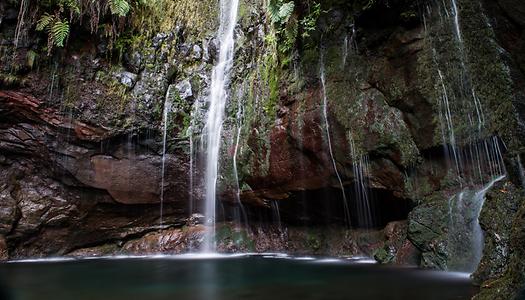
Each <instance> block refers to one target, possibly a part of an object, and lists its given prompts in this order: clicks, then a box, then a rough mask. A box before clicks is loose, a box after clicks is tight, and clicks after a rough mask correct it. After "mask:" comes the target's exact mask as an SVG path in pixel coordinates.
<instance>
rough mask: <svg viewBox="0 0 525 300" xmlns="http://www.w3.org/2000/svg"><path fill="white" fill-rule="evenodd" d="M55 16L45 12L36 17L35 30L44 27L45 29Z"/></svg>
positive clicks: (40, 29)
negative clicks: (38, 17)
mask: <svg viewBox="0 0 525 300" xmlns="http://www.w3.org/2000/svg"><path fill="white" fill-rule="evenodd" d="M54 19H55V16H52V15H50V14H48V13H45V14H44V15H42V17H40V19H38V21H37V23H36V30H38V31H43V30H44V29H47V28H48V27H49V26H50V25H51V24H52V23H53V21H54Z"/></svg>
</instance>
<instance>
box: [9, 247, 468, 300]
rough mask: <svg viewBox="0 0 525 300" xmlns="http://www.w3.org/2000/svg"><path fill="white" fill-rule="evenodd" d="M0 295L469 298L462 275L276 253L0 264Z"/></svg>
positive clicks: (176, 299) (75, 297)
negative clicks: (293, 256)
mask: <svg viewBox="0 0 525 300" xmlns="http://www.w3.org/2000/svg"><path fill="white" fill-rule="evenodd" d="M0 290H1V291H0V299H24V300H25V299H54V300H62V299H64V300H65V299H68V300H70V299H73V300H81V299H90V300H91V299H107V300H109V299H126V300H128V299H172V300H180V299H275V300H277V299H301V300H303V299H305V300H306V299H405V300H406V299H425V300H427V299H440V300H445V299H470V297H471V296H472V295H473V294H474V293H475V292H476V290H475V288H473V286H472V283H471V281H470V279H469V277H468V275H465V274H460V273H445V272H434V271H424V270H418V269H411V268H395V267H385V266H379V265H374V264H368V263H362V262H357V261H352V260H334V259H312V258H292V257H288V256H283V255H248V256H224V257H199V256H173V257H166V256H164V257H143V258H120V259H117V258H112V259H82V260H55V261H25V262H24V261H20V262H10V263H3V264H0Z"/></svg>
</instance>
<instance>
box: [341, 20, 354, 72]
mask: <svg viewBox="0 0 525 300" xmlns="http://www.w3.org/2000/svg"><path fill="white" fill-rule="evenodd" d="M354 46H355V25H354V24H352V35H351V36H350V39H348V34H346V35H345V38H344V40H343V64H342V65H341V67H342V68H343V69H344V68H345V67H346V61H347V59H348V53H349V51H350V50H351V49H353V48H354Z"/></svg>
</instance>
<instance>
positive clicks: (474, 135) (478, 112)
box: [425, 0, 506, 272]
mask: <svg viewBox="0 0 525 300" xmlns="http://www.w3.org/2000/svg"><path fill="white" fill-rule="evenodd" d="M461 4H462V3H461V1H458V0H443V1H442V2H441V4H439V3H436V5H438V6H440V7H441V9H438V10H437V11H438V13H439V16H438V17H439V18H441V21H442V22H440V23H439V24H443V25H444V26H443V27H442V28H438V30H442V31H443V32H439V33H440V34H448V35H450V37H451V42H452V43H453V44H454V45H455V47H448V48H447V49H445V50H443V51H445V52H447V51H452V52H451V53H448V52H447V53H448V54H449V55H452V56H453V57H454V58H455V59H456V60H455V61H456V62H455V65H454V66H451V65H449V64H445V63H443V62H442V61H441V63H440V57H439V54H440V53H438V51H437V50H436V49H435V48H434V49H432V55H433V60H434V64H435V67H436V71H437V77H436V78H437V84H436V89H437V91H438V93H440V96H438V101H437V103H438V113H439V120H440V123H441V134H442V140H443V145H444V148H445V155H446V156H447V160H448V161H450V164H451V165H453V168H454V171H455V173H456V177H457V181H458V183H459V185H460V186H459V189H458V190H457V191H456V192H455V195H453V196H452V197H451V198H450V199H449V201H448V212H449V225H448V245H447V250H448V253H449V254H448V261H447V267H448V268H449V270H456V271H468V272H473V271H475V270H476V268H477V266H478V264H479V262H480V260H481V256H482V251H483V231H482V229H481V227H480V225H479V220H478V218H479V215H480V212H481V209H482V207H483V203H484V201H485V195H486V193H487V192H488V190H490V189H491V188H492V187H493V186H494V184H495V183H496V182H498V181H500V180H502V179H503V178H505V174H506V170H505V164H504V162H503V153H502V149H501V142H500V140H499V139H498V137H497V136H492V135H490V132H487V130H488V129H489V128H490V126H488V125H490V121H487V120H490V119H486V118H485V115H484V108H483V104H482V101H481V100H482V99H480V97H479V96H478V95H477V93H476V88H475V87H476V85H475V82H474V78H475V77H472V76H471V73H470V72H471V70H469V68H468V66H469V64H468V62H469V57H468V51H465V50H466V48H465V37H466V36H463V35H462V31H461V24H460V10H461V7H460V6H461ZM431 12H432V10H431V9H430V7H427V13H428V14H429V15H430V14H431ZM442 12H444V15H443V14H442ZM428 30H429V29H428V28H427V22H426V20H425V32H427V31H428ZM437 43H440V41H434V45H436V46H437ZM437 47H438V48H439V46H437ZM447 53H445V54H447ZM451 70H457V71H455V72H452V71H451ZM480 96H481V95H480ZM454 126H457V128H456V129H457V131H455V128H454ZM456 134H457V136H456ZM450 168H451V169H452V166H451V167H450Z"/></svg>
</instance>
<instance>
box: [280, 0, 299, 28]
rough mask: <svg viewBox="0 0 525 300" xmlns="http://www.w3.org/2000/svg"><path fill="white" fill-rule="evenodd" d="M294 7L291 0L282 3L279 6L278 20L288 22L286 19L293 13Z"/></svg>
mask: <svg viewBox="0 0 525 300" xmlns="http://www.w3.org/2000/svg"><path fill="white" fill-rule="evenodd" d="M294 8H295V3H294V2H293V1H290V2H287V3H284V4H283V5H281V7H280V8H279V22H280V23H286V22H288V19H290V16H291V15H292V13H293V10H294Z"/></svg>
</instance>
